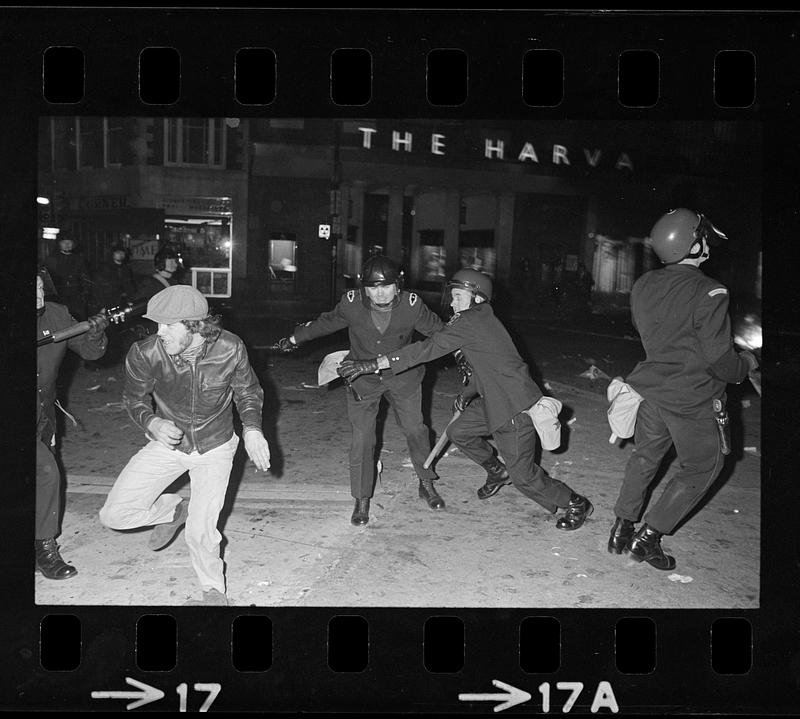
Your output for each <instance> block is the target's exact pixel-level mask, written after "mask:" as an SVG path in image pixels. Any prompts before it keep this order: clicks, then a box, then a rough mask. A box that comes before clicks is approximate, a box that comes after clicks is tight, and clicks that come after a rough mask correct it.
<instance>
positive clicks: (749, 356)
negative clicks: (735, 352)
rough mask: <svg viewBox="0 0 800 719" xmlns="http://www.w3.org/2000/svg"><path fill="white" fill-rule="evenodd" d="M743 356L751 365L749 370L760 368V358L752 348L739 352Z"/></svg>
mask: <svg viewBox="0 0 800 719" xmlns="http://www.w3.org/2000/svg"><path fill="white" fill-rule="evenodd" d="M739 354H740V355H741V356H742V357H744V359H745V362H747V364H748V365H749V371H750V372H752V371H753V370H756V369H758V360H757V359H756V356H755V355H754V354H753V353H752V352H751V351H750V350H742V351H741V352H740V353H739Z"/></svg>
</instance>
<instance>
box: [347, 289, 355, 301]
mask: <svg viewBox="0 0 800 719" xmlns="http://www.w3.org/2000/svg"><path fill="white" fill-rule="evenodd" d="M355 299H356V291H355V290H347V301H348V302H354V301H355Z"/></svg>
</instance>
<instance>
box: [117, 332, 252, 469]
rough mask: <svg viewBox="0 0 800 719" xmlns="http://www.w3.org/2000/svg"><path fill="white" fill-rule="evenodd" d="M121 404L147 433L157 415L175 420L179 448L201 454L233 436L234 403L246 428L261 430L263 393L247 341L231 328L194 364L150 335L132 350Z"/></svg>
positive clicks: (208, 344)
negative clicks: (231, 330)
mask: <svg viewBox="0 0 800 719" xmlns="http://www.w3.org/2000/svg"><path fill="white" fill-rule="evenodd" d="M151 395H152V398H153V399H155V404H156V411H155V412H153V404H152V402H151V399H150V398H151ZM122 402H123V404H124V406H125V409H126V410H127V412H128V415H129V416H130V418H131V419H132V420H133V421H134V423H135V424H136V425H137V426H138V427H140V428H141V429H143V430H145V432H146V430H147V425H148V424H149V423H150V422H151V421H152V419H153V417H154V416H157V417H163V418H164V419H168V420H171V421H172V422H173V423H174V424H175V425H176V426H177V427H178V428H180V429H182V430H183V438H182V439H181V441H180V444H178V446H177V447H176V449H177V450H179V451H181V452H184V453H185V454H189V453H191V452H194V451H197V452H199V453H200V454H203V453H204V452H208V451H209V450H211V449H214V448H216V447H219V446H220V445H221V444H224V443H225V442H227V441H228V440H229V439H230V438H231V437H232V436H233V409H232V406H231V403H232V402H234V403H235V404H236V411H237V412H238V414H239V419H240V420H241V421H242V427H243V428H244V429H247V428H251V429H257V430H259V431H261V409H262V406H263V404H264V391H263V390H262V389H261V385H260V384H259V382H258V378H257V377H256V374H255V372H254V371H253V368H252V367H251V365H250V361H249V359H248V357H247V349H246V348H245V346H244V342H242V340H241V339H240V338H239V337H238V336H237V335H235V334H233V333H232V332H228V331H227V330H222V332H221V333H220V335H219V337H218V338H217V339H216V340H213V341H212V340H207V341H206V342H205V343H204V344H203V347H202V350H201V351H200V354H199V355H198V356H197V360H196V362H195V363H194V365H193V364H192V363H191V362H187V361H186V360H185V359H184V358H183V357H181V356H180V355H171V354H168V353H167V351H166V350H165V349H164V347H163V345H162V344H161V340H159V338H158V336H157V335H151V336H150V337H147V338H146V339H143V340H140V341H139V342H135V343H134V344H133V345H131V348H130V350H128V354H127V356H126V358H125V388H124V389H123V392H122Z"/></svg>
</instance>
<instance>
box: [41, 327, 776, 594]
mask: <svg viewBox="0 0 800 719" xmlns="http://www.w3.org/2000/svg"><path fill="white" fill-rule="evenodd" d="M530 342H531V343H532V344H534V345H536V346H538V347H539V348H540V350H541V351H543V347H544V346H545V345H546V344H547V343H546V342H544V340H543V339H542V338H539V339H538V340H536V338H531V339H530ZM552 342H553V344H552V348H550V349H548V350H547V352H548V353H547V355H546V357H547V359H545V355H544V354H541V351H540V354H539V356H538V357H537V360H539V361H540V362H544V363H550V362H554V361H555V359H557V357H556V354H557V352H558V351H559V348H560V347H561V344H562V338H561V337H558V338H556V339H554V340H553V341H552ZM548 347H549V345H548ZM333 349H338V347H334V348H333ZM596 349H597V346H596V342H595V341H594V340H592V342H591V343H590V347H589V348H588V349H587V350H585V354H586V355H588V354H589V351H592V353H595V352H594V350H596ZM326 350H331V348H330V347H329V346H319V347H315V348H313V349H312V350H311V351H309V352H308V353H307V354H301V355H298V354H295V355H288V356H286V355H267V354H263V356H260V357H259V359H258V360H257V363H258V372H259V376H260V378H261V381H262V384H263V385H264V387H265V390H266V393H267V398H268V401H267V410H266V412H267V413H268V414H270V415H272V419H273V422H272V423H270V427H274V436H273V437H272V438H271V443H272V448H273V471H272V472H271V473H270V474H267V475H265V474H263V473H260V472H258V473H257V472H255V468H254V467H253V465H252V464H250V463H249V461H247V460H246V457H245V456H244V454H243V453H240V455H239V456H238V457H237V463H236V465H235V469H234V472H233V474H232V479H231V483H230V486H229V491H228V499H227V504H226V507H225V510H224V512H223V516H222V521H221V525H220V526H221V531H222V533H223V535H224V536H225V543H224V545H223V546H224V559H225V561H226V563H227V578H228V594H229V598H230V601H231V603H232V604H235V605H237V606H434V607H447V606H454V607H455V606H465V607H469V606H474V607H502V606H507V607H648V608H661V607H664V608H667V607H668V608H675V607H691V608H714V607H731V608H748V607H756V606H758V592H759V553H760V549H759V547H760V505H761V502H760V460H759V456H758V454H757V450H758V448H759V447H760V421H759V418H760V400H759V399H758V398H757V397H756V396H755V395H752V396H751V394H747V399H746V402H747V404H748V406H746V407H745V406H744V404H743V405H742V409H741V415H742V417H741V419H742V426H743V427H744V432H743V434H742V436H740V437H739V438H738V446H739V447H745V446H751V447H755V448H756V451H747V452H745V451H742V450H740V451H739V452H738V453H737V454H734V455H732V456H731V457H730V458H729V462H730V471H728V473H727V475H728V476H727V477H725V478H724V481H721V482H720V483H719V485H720V486H719V487H718V488H717V490H716V492H715V493H714V494H713V495H712V496H711V497H710V499H709V501H708V502H707V504H706V505H705V506H704V507H703V508H702V509H701V510H700V511H699V512H698V513H697V514H696V515H695V516H694V517H692V518H691V519H690V520H689V521H688V522H687V523H686V524H685V526H684V527H683V528H682V529H681V530H680V531H679V532H678V533H677V534H676V535H675V536H674V537H667V538H665V540H664V546H665V547H666V548H667V549H668V550H669V551H670V552H672V553H674V554H675V556H676V559H677V561H678V566H677V568H676V571H675V572H673V573H665V572H658V571H657V570H654V569H652V568H650V567H649V566H647V565H638V564H635V563H633V562H632V561H631V560H630V559H629V558H627V557H625V556H616V555H613V556H612V555H610V554H608V553H607V552H606V548H605V545H606V541H607V538H608V531H609V528H610V526H611V524H612V522H613V509H612V508H613V503H614V500H615V498H616V493H617V490H618V487H619V482H620V479H621V477H622V470H623V468H624V465H625V462H626V461H627V459H628V457H629V456H630V452H631V451H632V445H631V444H630V443H627V444H625V445H622V446H620V445H619V443H617V445H610V444H609V443H608V434H609V430H608V425H607V422H606V417H605V412H606V409H607V402H606V399H605V393H604V390H603V389H602V383H599V384H598V383H594V386H592V383H590V382H589V381H588V380H586V379H585V378H581V377H572V379H574V380H575V381H573V382H571V383H569V384H568V383H567V382H562V381H561V380H560V379H555V374H553V373H549V372H548V373H547V377H548V381H549V385H550V387H551V390H552V392H553V394H554V395H555V396H557V397H558V398H559V399H561V400H562V402H564V405H565V414H564V415H563V417H564V441H563V443H562V448H561V449H559V450H558V451H557V452H544V456H543V457H542V460H541V462H542V465H543V466H544V467H545V469H547V470H548V471H550V472H551V474H553V475H554V476H556V477H558V478H559V479H562V480H564V481H566V482H567V483H568V484H570V486H572V487H573V488H574V489H575V490H576V491H579V492H581V493H585V494H586V495H587V496H589V497H590V499H591V500H592V502H593V503H594V506H595V511H594V514H593V515H592V516H591V518H590V519H589V520H588V521H587V522H586V524H585V525H584V527H583V528H582V529H580V530H579V531H577V532H574V533H567V532H562V531H559V530H557V529H556V528H555V525H554V523H555V518H554V517H553V516H552V515H547V514H546V513H545V512H544V511H543V510H542V509H541V508H540V507H539V506H538V505H536V504H535V503H533V502H530V501H529V500H527V499H526V498H525V497H524V496H523V495H521V494H520V493H519V492H517V491H516V490H515V489H514V488H513V487H511V486H508V487H504V488H503V489H502V490H501V491H500V492H499V493H498V494H497V495H496V496H495V497H493V498H491V499H489V500H486V501H481V500H479V499H478V498H477V497H476V495H475V490H476V488H477V487H479V486H480V485H481V484H482V483H483V480H484V472H483V470H482V469H481V468H480V467H478V466H477V465H475V464H474V463H472V462H471V461H469V460H467V459H466V458H465V457H464V456H462V455H460V454H459V453H458V452H457V451H453V450H452V448H449V450H448V452H447V454H446V455H445V456H443V457H441V458H440V460H439V461H438V463H437V464H436V465H435V467H436V469H437V472H438V473H439V475H440V477H441V479H440V481H439V483H438V485H437V486H438V489H439V491H440V493H441V494H442V496H443V497H444V499H445V501H446V503H447V508H446V510H445V511H442V512H436V513H435V512H433V511H431V510H430V509H428V508H427V506H426V505H425V503H424V502H423V501H422V500H420V499H419V498H418V497H417V487H416V480H415V479H414V477H413V471H412V468H411V466H410V461H409V459H408V455H407V448H406V446H405V441H404V438H403V436H402V434H401V433H400V431H399V429H398V427H397V425H396V422H395V420H394V417H393V415H392V414H391V413H389V415H388V416H387V417H386V418H385V421H384V423H383V430H382V438H383V442H382V446H381V455H380V457H381V461H382V463H383V472H382V474H381V476H380V478H379V480H378V482H377V484H376V489H375V496H374V499H373V502H372V511H371V514H370V522H369V524H367V525H366V526H365V527H362V528H357V527H353V526H352V525H351V524H350V521H349V519H350V513H351V511H352V499H351V497H350V492H349V485H348V480H347V447H348V444H349V439H350V437H349V426H348V424H347V421H346V418H345V402H344V396H343V392H344V389H343V387H342V386H340V383H336V385H338V386H334V387H330V388H320V389H316V388H314V385H315V384H316V367H317V365H318V363H319V360H320V359H321V357H322V356H323V354H324V353H325V351H326ZM331 351H332V350H331ZM573 361H574V362H575V363H576V364H575V365H569V367H570V370H569V372H567V371H566V370H565V369H563V370H562V373H561V378H562V379H570V373H571V372H572V370H573V369H574V368H575V367H580V366H584V367H585V364H586V363H585V361H584V360H578V359H575V358H573V359H572V360H569V362H573ZM626 361H627V360H626ZM556 364H559V365H560V366H561V365H563V366H567V364H568V362H567V360H562V361H561V362H560V363H556ZM547 366H549V365H548V364H546V367H547ZM121 387H122V368H121V367H119V366H118V367H115V368H110V369H107V370H101V371H100V372H89V371H87V370H85V369H84V368H83V367H80V368H78V369H77V371H76V373H75V376H74V378H73V380H72V384H71V386H70V393H69V404H68V408H69V409H70V411H71V412H72V413H73V414H74V415H75V416H76V418H77V420H78V421H79V426H78V427H75V426H72V424H71V423H69V421H67V428H66V433H65V436H64V439H63V447H62V457H63V462H64V466H65V467H66V476H67V503H66V514H65V518H64V522H63V533H62V535H61V537H60V539H59V541H60V543H61V546H62V552H63V555H64V557H65V559H67V560H68V561H71V562H74V564H75V566H76V567H77V568H78V572H79V573H78V575H77V576H76V577H75V578H74V579H70V580H68V581H65V582H54V581H50V580H46V579H44V578H43V577H42V576H41V575H39V574H37V578H36V584H35V587H36V602H37V603H38V604H45V605H49V604H52V605H58V604H67V605H94V604H112V605H167V606H168V605H178V604H182V603H183V602H184V601H185V600H186V599H187V598H189V597H190V596H197V595H198V593H199V590H198V588H197V586H196V584H195V579H194V573H193V571H192V569H191V566H190V564H189V559H188V552H187V550H186V546H185V543H184V540H183V536H182V534H181V535H179V536H178V538H177V540H176V541H175V542H173V544H172V545H170V546H169V547H167V548H166V549H164V550H162V551H161V552H152V551H150V550H149V549H147V536H148V534H149V531H150V530H149V529H148V528H143V529H142V530H135V531H130V532H114V531H112V530H108V529H106V528H104V527H103V526H102V525H101V524H100V522H99V521H98V519H97V511H98V510H99V508H100V506H101V505H102V503H103V501H104V498H105V494H106V493H107V491H108V488H109V487H110V486H111V484H112V483H113V481H114V478H115V477H116V475H117V473H118V472H119V470H120V469H121V468H122V466H124V464H125V462H127V460H128V458H129V457H130V456H131V455H132V454H133V453H134V451H136V449H138V447H139V446H141V444H143V441H144V439H143V437H141V436H139V435H140V432H139V431H138V430H136V431H132V430H133V428H132V425H131V424H130V420H129V419H128V418H127V415H126V414H125V412H124V411H123V410H122V407H121V404H120V399H121V397H120V393H121ZM426 388H427V389H426V391H427V397H428V403H427V405H426V406H427V408H428V409H427V411H428V413H429V416H430V422H431V426H432V428H433V429H434V431H435V432H440V431H441V430H442V428H443V427H444V425H445V424H446V423H447V421H448V420H449V418H450V411H451V409H450V408H451V404H452V400H453V397H454V396H455V394H456V392H457V391H458V388H459V384H458V376H457V372H456V370H455V369H454V368H453V367H446V366H445V367H439V366H431V368H430V369H429V373H428V380H427V381H426ZM735 446H737V445H735ZM240 452H241V450H240ZM187 490H188V485H184V486H181V487H180V489H179V491H180V492H181V493H182V494H186V493H187ZM658 491H659V490H658V489H656V492H658Z"/></svg>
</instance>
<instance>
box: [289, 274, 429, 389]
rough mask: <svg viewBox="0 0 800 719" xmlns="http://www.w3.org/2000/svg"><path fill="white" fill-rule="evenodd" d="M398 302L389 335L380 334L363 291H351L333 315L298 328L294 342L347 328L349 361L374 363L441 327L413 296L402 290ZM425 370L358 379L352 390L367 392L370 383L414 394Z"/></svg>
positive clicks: (392, 314)
mask: <svg viewBox="0 0 800 719" xmlns="http://www.w3.org/2000/svg"><path fill="white" fill-rule="evenodd" d="M397 294H398V299H399V301H398V302H397V303H396V306H395V307H394V308H393V309H392V310H391V319H390V321H389V326H388V327H387V329H386V331H385V332H384V333H383V334H381V332H380V331H379V330H378V328H377V327H376V326H375V323H374V322H373V321H372V310H370V309H368V308H367V307H366V306H365V305H364V302H363V301H362V298H361V291H360V290H348V291H347V292H346V293H345V294H344V295H343V296H342V298H341V300H339V303H338V304H337V305H336V307H334V308H333V309H332V310H331V311H330V312H323V313H322V314H321V315H320V316H319V317H317V319H315V320H312V321H311V322H306V323H305V324H303V325H298V326H297V327H295V330H294V338H295V341H297V342H298V343H301V342H307V341H309V340H313V339H316V338H317V337H324V336H325V335H329V334H332V333H334V332H337V331H338V330H341V329H344V328H345V327H347V330H348V335H349V339H350V352H349V354H348V355H347V359H356V360H365V359H375V358H376V357H377V356H378V355H381V354H383V355H388V354H389V353H391V352H394V351H396V350H398V349H400V348H401V347H403V346H405V345H407V344H409V343H411V342H412V341H413V340H414V332H415V331H417V332H419V333H421V334H423V335H425V336H426V337H427V336H429V335H430V334H432V333H433V332H435V331H436V330H438V329H439V328H440V327H442V325H443V323H442V320H441V319H440V318H439V316H438V315H437V314H436V313H434V312H433V311H431V310H430V309H429V308H428V306H427V305H426V304H425V303H424V302H423V301H422V298H421V297H420V296H419V295H417V294H415V293H414V292H408V291H406V290H401V291H400V292H398V293H397ZM424 374H425V368H424V367H418V368H416V369H415V370H413V371H412V372H406V373H404V374H403V375H400V376H395V374H394V373H393V372H392V371H391V370H383V371H382V372H381V373H380V378H378V376H377V375H364V376H361V377H358V378H357V379H356V380H355V381H354V382H353V386H354V387H355V388H356V390H357V391H360V390H359V386H361V387H362V389H364V390H366V389H367V386H368V384H369V383H374V382H376V381H382V382H386V383H387V384H388V385H389V387H390V388H391V389H393V390H394V391H399V392H402V391H411V390H412V389H413V388H414V387H415V386H416V385H418V384H419V383H420V382H421V381H422V377H423V375H424Z"/></svg>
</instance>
